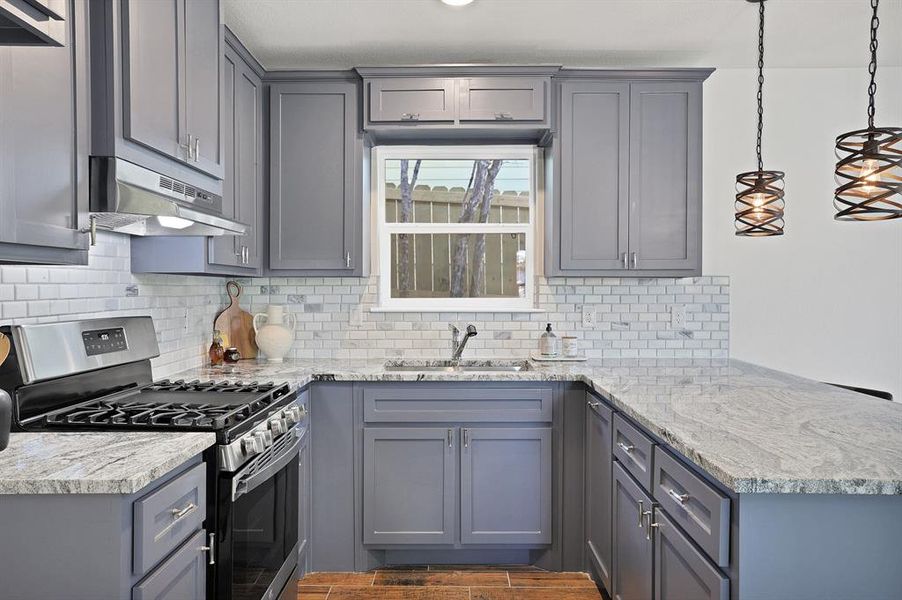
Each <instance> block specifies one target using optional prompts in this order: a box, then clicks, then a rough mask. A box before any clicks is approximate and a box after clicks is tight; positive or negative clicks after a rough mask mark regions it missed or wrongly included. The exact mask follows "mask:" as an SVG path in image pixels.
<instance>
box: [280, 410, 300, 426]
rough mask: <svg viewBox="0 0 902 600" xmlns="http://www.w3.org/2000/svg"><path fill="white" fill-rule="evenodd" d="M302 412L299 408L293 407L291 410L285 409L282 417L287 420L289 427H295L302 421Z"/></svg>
mask: <svg viewBox="0 0 902 600" xmlns="http://www.w3.org/2000/svg"><path fill="white" fill-rule="evenodd" d="M300 413H301V410H300V409H299V408H298V407H297V406H292V407H291V408H287V409H285V412H283V413H282V416H283V417H284V418H285V421H286V422H287V423H288V425H294V424H295V423H297V422H298V421H300V420H301V414H300Z"/></svg>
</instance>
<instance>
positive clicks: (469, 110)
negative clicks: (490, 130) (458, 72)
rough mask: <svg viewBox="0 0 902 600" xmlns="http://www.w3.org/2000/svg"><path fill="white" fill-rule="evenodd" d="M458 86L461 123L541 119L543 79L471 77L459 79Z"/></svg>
mask: <svg viewBox="0 0 902 600" xmlns="http://www.w3.org/2000/svg"><path fill="white" fill-rule="evenodd" d="M458 85H459V86H460V120H461V122H463V121H497V122H499V123H505V122H512V121H542V120H544V119H545V95H546V91H545V90H546V88H547V85H546V80H545V79H544V78H534V77H475V78H472V79H461V80H460V82H459V84H458Z"/></svg>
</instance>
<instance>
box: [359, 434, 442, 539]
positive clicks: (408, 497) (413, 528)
mask: <svg viewBox="0 0 902 600" xmlns="http://www.w3.org/2000/svg"><path fill="white" fill-rule="evenodd" d="M363 433H364V436H363V437H364V442H363V444H364V445H363V460H364V465H363V543H364V544H451V543H453V542H454V538H455V530H456V527H455V526H456V519H455V518H454V507H455V505H456V497H457V474H456V470H455V469H456V465H457V439H456V438H457V432H456V431H455V430H454V429H452V428H447V427H417V428H409V429H408V428H393V427H372V428H367V429H364V432H363Z"/></svg>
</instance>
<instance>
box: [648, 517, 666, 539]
mask: <svg viewBox="0 0 902 600" xmlns="http://www.w3.org/2000/svg"><path fill="white" fill-rule="evenodd" d="M658 527H663V525H662V524H661V523H652V522H651V516H649V517H648V526H647V527H646V528H645V539H646V540H650V539H651V530H652V528H658Z"/></svg>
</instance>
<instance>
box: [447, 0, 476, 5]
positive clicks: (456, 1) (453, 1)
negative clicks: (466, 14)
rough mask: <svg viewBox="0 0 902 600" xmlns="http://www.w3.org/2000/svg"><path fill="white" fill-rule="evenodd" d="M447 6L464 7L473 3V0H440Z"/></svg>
mask: <svg viewBox="0 0 902 600" xmlns="http://www.w3.org/2000/svg"><path fill="white" fill-rule="evenodd" d="M442 2H444V3H445V4H447V5H448V6H466V5H467V4H470V3H471V2H473V0H442Z"/></svg>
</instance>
